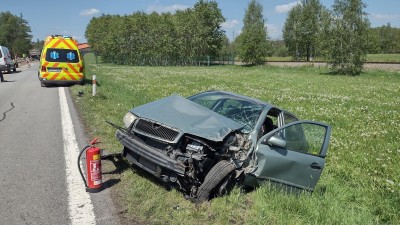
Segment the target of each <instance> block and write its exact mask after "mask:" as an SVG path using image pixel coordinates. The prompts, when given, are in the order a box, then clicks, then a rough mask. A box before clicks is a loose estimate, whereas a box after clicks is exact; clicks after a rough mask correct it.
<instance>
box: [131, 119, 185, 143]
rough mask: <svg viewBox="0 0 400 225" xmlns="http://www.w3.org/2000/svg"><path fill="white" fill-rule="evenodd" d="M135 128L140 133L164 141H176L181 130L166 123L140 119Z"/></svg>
mask: <svg viewBox="0 0 400 225" xmlns="http://www.w3.org/2000/svg"><path fill="white" fill-rule="evenodd" d="M134 130H135V131H136V132H138V133H140V134H143V135H147V136H151V137H155V138H159V139H162V140H164V141H174V140H175V139H176V137H177V136H178V135H179V131H177V130H175V129H173V128H170V127H167V126H165V125H162V124H159V123H156V122H153V121H148V120H145V119H139V121H137V123H136V124H135V126H134Z"/></svg>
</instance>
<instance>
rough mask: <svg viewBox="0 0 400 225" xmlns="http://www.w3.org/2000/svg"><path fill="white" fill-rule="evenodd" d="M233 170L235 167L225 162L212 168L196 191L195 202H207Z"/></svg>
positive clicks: (220, 162)
mask: <svg viewBox="0 0 400 225" xmlns="http://www.w3.org/2000/svg"><path fill="white" fill-rule="evenodd" d="M234 170H235V165H233V164H232V163H231V162H228V161H226V160H222V161H219V162H218V163H217V164H215V166H213V168H211V170H210V172H208V174H207V176H206V178H205V179H204V182H203V183H202V184H201V185H200V187H199V189H198V191H197V199H196V202H197V203H200V202H204V201H207V200H208V199H209V198H210V197H211V194H212V193H213V191H214V190H215V189H216V187H217V186H219V185H220V184H221V183H223V182H222V181H223V180H225V178H227V177H228V175H229V174H230V173H231V172H232V171H234Z"/></svg>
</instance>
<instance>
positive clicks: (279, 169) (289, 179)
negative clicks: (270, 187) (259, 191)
mask: <svg viewBox="0 0 400 225" xmlns="http://www.w3.org/2000/svg"><path fill="white" fill-rule="evenodd" d="M330 134H331V127H330V126H329V125H326V124H322V123H317V122H313V121H298V122H293V123H290V124H287V125H285V126H284V127H281V128H278V129H275V130H273V131H272V132H270V133H268V134H266V135H265V136H264V137H262V138H261V139H260V140H259V142H258V143H257V150H256V157H257V163H258V168H257V170H255V171H254V172H253V175H254V176H255V177H257V179H259V180H272V181H275V182H278V183H283V184H287V185H290V186H295V187H298V188H302V189H306V190H310V191H312V190H314V188H315V186H316V184H317V182H318V180H319V177H320V176H321V173H322V170H323V168H324V166H325V156H326V152H327V148H328V145H329V139H330Z"/></svg>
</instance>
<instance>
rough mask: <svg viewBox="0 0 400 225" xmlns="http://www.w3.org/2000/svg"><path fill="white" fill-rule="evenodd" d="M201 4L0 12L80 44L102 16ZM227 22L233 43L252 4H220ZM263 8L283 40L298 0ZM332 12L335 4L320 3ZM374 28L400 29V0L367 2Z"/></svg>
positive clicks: (16, 6)
mask: <svg viewBox="0 0 400 225" xmlns="http://www.w3.org/2000/svg"><path fill="white" fill-rule="evenodd" d="M196 2H197V0H186V1H184V0H68V1H61V0H37V1H29V0H0V12H4V11H9V12H11V13H12V14H14V15H17V16H19V15H20V14H22V16H23V18H24V19H26V20H27V21H28V23H29V25H30V27H31V30H32V32H31V35H32V36H33V38H32V40H33V41H36V40H38V39H39V40H44V39H45V38H46V37H47V36H48V35H52V34H61V35H70V36H73V37H74V38H75V39H77V40H78V42H81V43H84V42H86V38H85V29H86V27H87V25H88V23H89V21H90V20H91V18H93V17H99V16H101V15H102V14H110V15H129V14H132V13H135V12H138V11H141V12H146V13H151V12H154V11H155V12H159V13H161V12H174V11H175V10H177V9H185V8H191V7H193V6H194V4H195V3H196ZM216 2H217V3H218V6H219V8H220V9H221V11H222V15H223V16H224V17H225V18H226V22H225V23H223V24H222V29H223V30H224V31H225V33H226V35H227V37H228V38H229V39H230V40H233V38H234V37H236V36H237V35H239V34H240V32H241V29H242V27H243V18H244V14H245V10H246V9H247V6H248V4H249V2H250V0H217V1H216ZM258 2H259V3H260V4H261V5H262V6H263V16H264V19H265V24H266V25H267V31H268V35H269V37H270V38H271V39H272V40H277V39H281V38H282V28H283V26H284V23H285V19H286V16H287V13H288V11H289V10H290V9H291V8H292V7H294V6H295V5H296V4H299V1H295V0H258ZM320 2H321V4H322V5H324V6H325V7H326V8H328V9H331V8H332V5H333V3H334V0H320ZM363 2H364V3H365V4H366V5H367V7H366V8H365V11H366V12H367V13H368V14H369V15H368V17H369V20H370V22H371V26H372V27H378V26H382V25H386V24H387V23H390V24H391V26H392V27H398V28H400V0H364V1H363Z"/></svg>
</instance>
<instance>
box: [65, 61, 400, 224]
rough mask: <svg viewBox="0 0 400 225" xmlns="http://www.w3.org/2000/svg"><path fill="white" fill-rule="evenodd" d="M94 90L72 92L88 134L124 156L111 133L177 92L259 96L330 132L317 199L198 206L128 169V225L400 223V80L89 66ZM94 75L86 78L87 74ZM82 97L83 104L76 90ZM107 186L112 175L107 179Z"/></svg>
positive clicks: (399, 76) (123, 181)
mask: <svg viewBox="0 0 400 225" xmlns="http://www.w3.org/2000/svg"><path fill="white" fill-rule="evenodd" d="M87 69H88V72H89V73H91V74H96V75H97V80H98V88H97V93H98V94H97V96H96V97H92V96H91V86H90V85H85V86H74V87H72V88H71V93H72V96H74V100H75V105H76V107H77V109H78V111H79V112H80V114H81V116H82V119H83V120H84V121H85V124H86V130H87V134H88V136H89V137H90V138H91V137H95V136H96V137H100V138H101V140H102V144H101V147H103V148H105V149H107V150H109V151H114V152H118V151H120V150H121V148H122V147H121V145H120V144H119V143H118V141H117V140H116V138H115V136H114V133H115V128H113V127H111V126H109V125H108V124H106V123H105V122H104V121H105V120H110V121H112V122H114V123H117V124H119V125H122V117H123V116H124V114H125V113H126V112H127V111H128V110H129V109H131V108H132V107H133V106H139V105H142V104H145V103H147V102H151V101H154V100H157V99H159V98H162V97H165V96H169V95H171V94H173V93H177V94H180V95H182V96H190V95H192V94H194V93H197V92H200V91H205V90H210V89H218V90H226V91H232V92H236V93H240V94H243V95H248V96H251V97H255V98H259V99H262V100H264V101H267V102H270V103H272V104H275V105H278V106H280V107H282V108H285V109H287V110H289V111H291V112H293V113H295V114H296V115H297V116H299V117H300V118H302V119H310V120H317V121H322V122H326V123H328V124H330V125H332V127H333V133H332V138H331V144H330V148H329V151H328V156H327V164H326V167H325V169H324V172H323V174H322V176H321V179H320V181H319V183H318V185H317V187H316V190H315V191H314V193H313V194H306V193H305V194H301V195H299V196H295V195H288V194H285V193H283V192H280V191H278V190H274V189H271V187H270V186H269V185H264V186H262V187H260V188H258V189H256V190H254V191H252V192H248V193H244V192H243V191H241V190H240V189H238V188H236V189H235V190H234V191H233V192H232V193H231V194H230V195H229V196H226V197H222V198H218V199H214V200H212V201H211V202H210V203H204V204H202V205H200V206H198V207H195V205H194V204H192V203H190V202H189V201H187V200H185V199H184V198H183V195H182V194H181V193H179V192H177V191H174V190H172V191H168V190H166V189H165V188H164V187H163V186H161V185H160V184H158V183H157V182H155V181H154V180H153V179H152V178H151V176H149V175H147V174H146V173H143V172H141V171H139V170H136V169H131V168H126V169H125V170H124V171H123V172H122V173H121V174H118V175H114V176H113V177H112V178H113V179H120V181H119V182H118V183H117V184H116V185H114V186H113V189H112V193H114V194H113V196H114V200H115V201H116V202H117V204H118V205H119V207H120V211H121V216H122V217H123V218H124V219H123V221H125V222H126V223H129V222H130V223H132V221H137V222H141V223H145V224H400V214H399V212H400V175H399V174H400V173H399V171H400V166H399V161H400V73H398V72H397V73H396V72H383V71H368V72H367V73H363V74H362V75H361V76H357V77H347V76H332V75H328V72H329V71H328V70H326V69H319V68H310V67H302V68H277V67H266V66H265V67H241V66H214V67H129V66H116V65H110V64H99V65H98V66H94V65H91V66H88V65H87ZM87 77H89V76H87ZM79 91H83V92H84V95H83V96H82V97H78V92H79ZM106 179H108V178H107V175H106V177H105V180H106Z"/></svg>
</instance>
